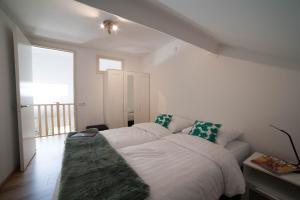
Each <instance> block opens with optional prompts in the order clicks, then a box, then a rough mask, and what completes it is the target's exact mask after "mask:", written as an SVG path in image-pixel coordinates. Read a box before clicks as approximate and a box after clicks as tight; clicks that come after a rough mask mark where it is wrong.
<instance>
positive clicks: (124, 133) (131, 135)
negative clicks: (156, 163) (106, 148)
mask: <svg viewBox="0 0 300 200" xmlns="http://www.w3.org/2000/svg"><path fill="white" fill-rule="evenodd" d="M100 134H102V135H103V136H104V137H105V138H106V139H107V141H108V142H109V143H110V144H111V146H113V147H114V148H116V149H119V148H122V147H126V146H132V145H137V144H143V143H145V142H151V141H154V140H158V139H160V138H162V137H164V136H167V135H171V134H172V132H171V131H169V130H168V129H166V128H164V127H162V126H161V125H159V124H156V123H153V122H149V123H141V124H135V125H133V126H132V127H123V128H116V129H110V130H105V131H100Z"/></svg>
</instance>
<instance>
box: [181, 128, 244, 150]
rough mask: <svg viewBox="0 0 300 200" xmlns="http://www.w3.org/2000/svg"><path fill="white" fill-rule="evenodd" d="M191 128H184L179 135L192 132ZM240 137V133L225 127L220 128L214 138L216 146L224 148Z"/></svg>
mask: <svg viewBox="0 0 300 200" xmlns="http://www.w3.org/2000/svg"><path fill="white" fill-rule="evenodd" d="M192 128H193V126H190V127H188V128H185V129H183V130H182V131H181V133H185V134H189V133H190V132H191V130H192ZM241 135H242V133H241V132H239V131H237V130H234V129H232V128H228V127H226V126H222V127H221V128H220V131H219V133H218V136H217V138H216V144H219V145H221V146H223V147H225V146H226V145H227V144H228V143H230V142H232V141H233V140H236V139H237V138H238V137H240V136H241Z"/></svg>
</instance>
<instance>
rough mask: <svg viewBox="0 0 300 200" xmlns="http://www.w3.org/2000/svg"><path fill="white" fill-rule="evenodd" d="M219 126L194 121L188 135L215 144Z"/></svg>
mask: <svg viewBox="0 0 300 200" xmlns="http://www.w3.org/2000/svg"><path fill="white" fill-rule="evenodd" d="M221 126H222V124H214V123H211V122H204V121H198V120H196V121H195V123H194V125H193V128H192V129H191V131H190V133H189V134H190V135H194V136H198V137H201V138H204V139H206V140H208V141H211V142H215V141H216V138H217V136H218V133H219V129H220V128H221Z"/></svg>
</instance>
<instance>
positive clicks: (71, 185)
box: [58, 134, 149, 200]
mask: <svg viewBox="0 0 300 200" xmlns="http://www.w3.org/2000/svg"><path fill="white" fill-rule="evenodd" d="M148 195H149V186H148V185H146V184H145V183H144V181H143V180H142V179H141V178H140V177H139V176H138V175H137V174H136V173H135V171H134V170H133V169H132V168H131V167H130V166H129V165H128V164H127V163H126V161H125V160H124V159H123V158H122V157H121V156H120V155H119V154H118V153H117V152H116V151H115V150H114V149H113V148H112V147H111V146H110V144H109V143H108V142H107V141H106V139H105V138H104V137H103V136H102V135H101V134H97V135H96V136H95V137H80V138H72V137H67V139H66V145H65V152H64V159H63V164H62V170H61V180H60V186H59V194H58V199H59V200H70V199H72V200H77V199H80V200H82V199H84V200H89V199H97V200H101V199H114V200H118V199H122V200H127V199H128V200H129V199H130V200H131V199H139V200H140V199H141V200H142V199H145V198H146V197H147V196H148Z"/></svg>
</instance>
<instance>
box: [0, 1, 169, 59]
mask: <svg viewBox="0 0 300 200" xmlns="http://www.w3.org/2000/svg"><path fill="white" fill-rule="evenodd" d="M0 3H1V6H2V8H3V9H4V10H5V11H6V12H7V13H8V14H9V15H10V16H11V17H13V18H14V20H15V21H16V22H17V23H18V24H19V25H20V26H22V28H23V29H24V31H25V33H26V34H28V35H30V36H36V37H42V38H48V39H51V40H58V41H65V42H70V43H75V44H77V45H80V46H84V47H90V48H96V49H104V50H114V51H121V52H126V53H132V54H137V55H142V54H146V53H149V52H152V51H154V50H156V49H157V48H159V47H161V46H163V45H164V44H167V43H169V42H170V41H171V40H173V38H172V37H171V36H168V35H166V34H163V33H161V32H159V31H156V30H154V29H150V28H148V27H145V26H143V25H139V24H137V23H134V22H131V21H129V20H125V19H123V18H120V17H117V16H115V15H112V14H109V13H106V12H104V11H101V10H98V9H95V8H92V7H90V6H87V5H85V4H82V3H80V2H76V1H73V0H0ZM105 19H112V20H115V21H117V22H118V24H119V27H120V30H119V32H118V33H117V34H113V35H108V34H107V32H104V31H103V30H101V29H100V28H99V24H100V22H101V21H103V20H105Z"/></svg>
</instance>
